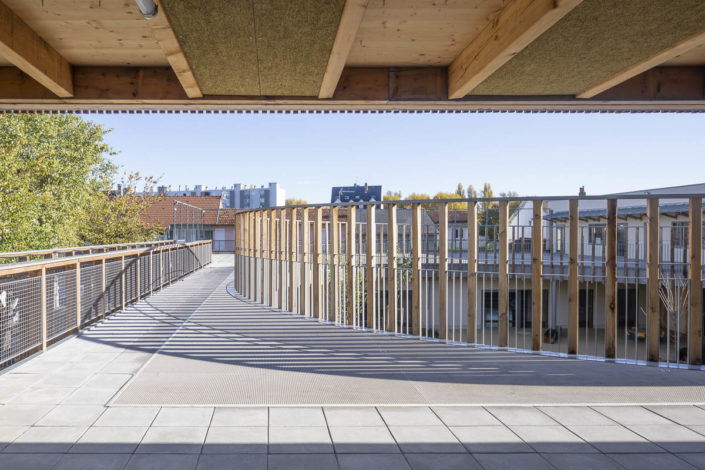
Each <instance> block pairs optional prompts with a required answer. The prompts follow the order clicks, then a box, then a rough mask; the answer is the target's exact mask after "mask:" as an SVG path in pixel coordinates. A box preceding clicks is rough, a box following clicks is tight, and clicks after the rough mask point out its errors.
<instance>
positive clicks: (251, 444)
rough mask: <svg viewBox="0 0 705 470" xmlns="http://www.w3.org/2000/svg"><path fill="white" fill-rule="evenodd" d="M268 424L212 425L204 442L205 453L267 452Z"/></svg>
mask: <svg viewBox="0 0 705 470" xmlns="http://www.w3.org/2000/svg"><path fill="white" fill-rule="evenodd" d="M267 436H268V429H267V427H266V426H237V427H235V426H232V427H211V428H210V429H209V430H208V434H207V436H206V441H205V443H204V444H203V453H205V454H266V453H267V444H268V442H267V441H268V438H267Z"/></svg>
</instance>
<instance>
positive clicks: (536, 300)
mask: <svg viewBox="0 0 705 470" xmlns="http://www.w3.org/2000/svg"><path fill="white" fill-rule="evenodd" d="M703 196H704V195H702V194H671V195H668V194H663V195H659V196H658V197H656V196H653V195H644V194H640V195H614V196H599V197H534V198H488V199H481V198H480V199H462V200H459V199H451V200H421V201H385V202H383V203H363V204H354V205H352V204H327V205H303V206H290V207H277V208H271V209H260V210H249V211H243V212H239V213H238V214H236V220H235V238H236V240H235V289H236V291H237V292H238V293H239V294H240V295H242V296H243V297H245V298H247V299H250V300H252V301H255V302H259V303H262V304H265V305H268V306H271V307H274V308H278V309H281V310H285V311H289V312H293V313H296V314H300V315H305V316H308V317H313V318H317V319H319V320H321V321H329V322H334V323H335V324H338V325H341V326H351V327H355V328H361V329H366V330H371V331H376V332H386V333H394V334H401V335H413V336H416V337H419V338H427V339H437V340H440V341H447V342H459V343H469V344H473V345H478V346H483V347H495V348H509V349H512V350H520V351H542V352H546V353H548V354H560V355H565V356H576V357H583V358H599V359H605V358H606V359H614V360H618V361H627V362H636V363H647V362H654V363H660V364H662V365H669V366H672V365H675V366H678V367H685V366H688V365H690V366H691V367H692V366H694V367H699V366H700V364H702V356H703V326H702V325H703V301H702V295H703V290H702V285H703V271H702V256H703V255H702V252H703V236H702V200H703ZM532 233H540V234H541V236H532ZM691 286H699V287H700V288H697V289H693V288H691Z"/></svg>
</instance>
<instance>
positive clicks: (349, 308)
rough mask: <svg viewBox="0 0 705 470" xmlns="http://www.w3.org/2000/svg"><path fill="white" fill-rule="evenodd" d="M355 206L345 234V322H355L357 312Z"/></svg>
mask: <svg viewBox="0 0 705 470" xmlns="http://www.w3.org/2000/svg"><path fill="white" fill-rule="evenodd" d="M355 210H356V209H355V206H350V207H348V226H347V228H348V230H347V233H346V235H345V298H346V305H345V313H346V315H345V317H346V318H345V323H346V324H348V325H352V324H353V315H354V313H355V232H356V224H357V220H356V217H355V215H356V212H355Z"/></svg>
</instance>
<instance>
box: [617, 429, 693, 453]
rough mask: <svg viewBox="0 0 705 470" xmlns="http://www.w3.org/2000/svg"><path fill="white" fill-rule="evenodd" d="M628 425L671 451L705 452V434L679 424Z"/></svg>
mask: <svg viewBox="0 0 705 470" xmlns="http://www.w3.org/2000/svg"><path fill="white" fill-rule="evenodd" d="M627 427H628V428H629V429H631V430H632V431H634V432H635V433H637V434H639V435H640V436H642V437H643V438H645V439H648V440H649V441H651V442H653V443H654V444H656V445H658V446H660V447H663V448H664V449H666V450H667V451H669V452H673V453H678V452H705V436H702V435H700V434H698V433H696V432H695V431H692V430H691V429H688V428H686V427H684V426H681V425H679V424H637V425H634V426H627Z"/></svg>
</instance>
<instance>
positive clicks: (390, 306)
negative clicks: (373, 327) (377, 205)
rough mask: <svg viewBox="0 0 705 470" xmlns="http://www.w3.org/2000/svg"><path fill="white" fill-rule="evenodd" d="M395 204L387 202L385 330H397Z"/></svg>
mask: <svg viewBox="0 0 705 470" xmlns="http://www.w3.org/2000/svg"><path fill="white" fill-rule="evenodd" d="M397 290H398V288H397V206H396V205H394V204H387V324H386V326H385V328H386V329H387V331H391V332H396V331H397Z"/></svg>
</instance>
